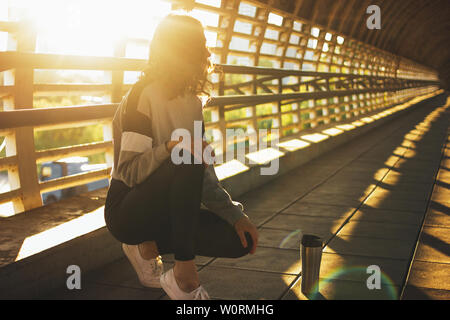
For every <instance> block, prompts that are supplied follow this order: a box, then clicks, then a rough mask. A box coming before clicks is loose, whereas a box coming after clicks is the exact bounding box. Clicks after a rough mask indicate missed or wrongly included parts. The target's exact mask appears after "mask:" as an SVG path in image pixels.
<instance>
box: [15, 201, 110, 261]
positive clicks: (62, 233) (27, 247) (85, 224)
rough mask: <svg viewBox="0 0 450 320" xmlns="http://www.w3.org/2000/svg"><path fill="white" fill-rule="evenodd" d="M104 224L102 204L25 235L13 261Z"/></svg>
mask: <svg viewBox="0 0 450 320" xmlns="http://www.w3.org/2000/svg"><path fill="white" fill-rule="evenodd" d="M104 226H105V220H104V206H102V207H100V208H98V209H96V210H94V211H92V212H89V213H87V214H85V215H83V216H81V217H79V218H76V219H73V220H71V221H69V222H66V223H63V224H60V225H59V226H56V227H54V228H51V229H48V230H45V231H43V232H40V233H37V234H35V235H32V236H30V237H27V238H26V239H25V240H24V241H23V244H22V247H21V248H20V251H19V253H18V254H17V257H16V259H15V261H18V260H21V259H24V258H26V257H29V256H32V255H34V254H37V253H39V252H41V251H44V250H46V249H49V248H52V247H55V246H57V245H59V244H62V243H64V242H66V241H69V240H71V239H74V238H76V237H80V236H82V235H84V234H87V233H89V232H92V231H94V230H97V229H99V228H102V227H104Z"/></svg>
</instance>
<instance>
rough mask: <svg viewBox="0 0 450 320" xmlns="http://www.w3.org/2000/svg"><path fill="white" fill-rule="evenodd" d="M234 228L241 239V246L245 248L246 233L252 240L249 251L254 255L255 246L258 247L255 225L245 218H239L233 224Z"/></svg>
mask: <svg viewBox="0 0 450 320" xmlns="http://www.w3.org/2000/svg"><path fill="white" fill-rule="evenodd" d="M234 228H235V229H236V232H237V234H238V236H239V238H240V239H241V243H242V246H243V247H244V248H247V246H248V243H247V238H246V237H245V233H246V232H248V233H249V234H250V236H251V238H252V240H253V247H252V248H251V250H250V253H251V254H254V253H255V251H256V246H257V245H258V229H256V227H255V225H254V224H253V223H252V222H251V221H250V220H249V219H248V218H247V217H242V218H240V219H239V220H238V221H237V222H236V223H235V224H234Z"/></svg>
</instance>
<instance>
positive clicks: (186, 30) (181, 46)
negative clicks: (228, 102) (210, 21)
mask: <svg viewBox="0 0 450 320" xmlns="http://www.w3.org/2000/svg"><path fill="white" fill-rule="evenodd" d="M210 55H211V53H210V52H209V50H208V48H207V47H206V38H205V34H204V29H203V26H202V24H201V22H200V21H198V20H197V19H194V18H192V17H190V16H188V15H182V14H169V15H168V16H166V17H165V18H163V20H162V21H161V22H160V23H159V24H158V26H157V28H156V30H155V33H154V36H153V39H152V42H151V44H150V54H149V60H148V65H147V67H146V68H145V69H144V70H143V74H142V76H141V79H140V81H143V82H145V83H150V82H151V81H154V80H157V81H160V82H161V83H162V84H163V85H165V86H167V87H168V88H169V90H168V91H170V92H171V98H175V97H177V96H182V95H184V94H186V93H192V94H195V95H199V94H201V93H206V94H208V92H207V91H206V87H207V85H208V84H209V81H208V74H209V73H210V72H211V71H212V68H213V66H212V64H211V61H210V59H209V57H210Z"/></svg>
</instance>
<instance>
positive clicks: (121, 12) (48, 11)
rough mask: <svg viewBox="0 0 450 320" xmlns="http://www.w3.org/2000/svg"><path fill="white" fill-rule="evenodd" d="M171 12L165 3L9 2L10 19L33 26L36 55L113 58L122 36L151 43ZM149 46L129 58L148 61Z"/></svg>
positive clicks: (135, 49) (106, 0) (131, 0)
mask: <svg viewBox="0 0 450 320" xmlns="http://www.w3.org/2000/svg"><path fill="white" fill-rule="evenodd" d="M170 11H171V3H170V2H167V1H162V0H152V1H142V0H128V1H110V0H95V1H92V0H64V1H60V0H40V1H35V0H10V1H9V14H8V15H9V17H8V20H12V21H20V20H25V19H26V20H30V21H31V22H32V23H33V24H34V27H35V29H36V31H37V41H36V52H42V53H57V54H74V55H89V56H112V55H113V54H114V45H115V43H116V42H117V41H118V40H120V39H122V38H123V37H127V38H136V39H146V40H150V39H151V38H152V36H153V32H154V30H155V27H156V25H157V24H158V22H159V21H160V20H161V18H162V17H164V16H165V15H167V14H168V13H169V12H170ZM147 47H148V46H141V47H139V46H132V47H131V48H127V55H131V56H133V57H134V58H137V57H139V58H142V59H145V58H147V52H148V48H147ZM130 49H131V50H130Z"/></svg>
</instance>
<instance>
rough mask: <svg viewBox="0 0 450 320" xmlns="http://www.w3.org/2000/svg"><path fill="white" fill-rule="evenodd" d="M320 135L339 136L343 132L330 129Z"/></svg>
mask: <svg viewBox="0 0 450 320" xmlns="http://www.w3.org/2000/svg"><path fill="white" fill-rule="evenodd" d="M322 133H325V134H327V135H329V136H333V137H334V136H337V135H340V134H341V133H344V130H339V129H338V128H330V129H327V130H323V131H322Z"/></svg>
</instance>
